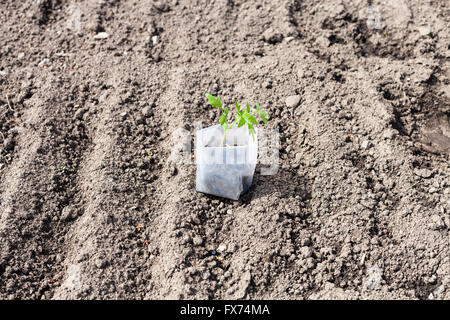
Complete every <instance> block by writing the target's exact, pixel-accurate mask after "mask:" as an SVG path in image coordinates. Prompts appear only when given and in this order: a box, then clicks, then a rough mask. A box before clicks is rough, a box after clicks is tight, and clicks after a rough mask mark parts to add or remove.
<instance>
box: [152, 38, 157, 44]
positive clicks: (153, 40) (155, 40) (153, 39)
mask: <svg viewBox="0 0 450 320" xmlns="http://www.w3.org/2000/svg"><path fill="white" fill-rule="evenodd" d="M152 43H153V44H157V43H158V36H153V37H152Z"/></svg>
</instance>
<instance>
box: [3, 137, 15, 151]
mask: <svg viewBox="0 0 450 320" xmlns="http://www.w3.org/2000/svg"><path fill="white" fill-rule="evenodd" d="M15 145H16V142H15V141H14V139H13V138H6V139H5V141H3V146H4V147H5V149H6V150H7V151H10V150H13V149H14V146H15Z"/></svg>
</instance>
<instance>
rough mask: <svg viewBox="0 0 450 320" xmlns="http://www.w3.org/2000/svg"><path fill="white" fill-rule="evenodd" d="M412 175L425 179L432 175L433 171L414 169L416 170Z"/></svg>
mask: <svg viewBox="0 0 450 320" xmlns="http://www.w3.org/2000/svg"><path fill="white" fill-rule="evenodd" d="M414 174H415V175H416V176H419V177H421V178H425V179H427V178H430V177H431V176H432V175H433V171H431V170H429V169H416V170H414Z"/></svg>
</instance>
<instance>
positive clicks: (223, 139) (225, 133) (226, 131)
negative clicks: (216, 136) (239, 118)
mask: <svg viewBox="0 0 450 320" xmlns="http://www.w3.org/2000/svg"><path fill="white" fill-rule="evenodd" d="M235 124H236V121H234V122H233V123H232V124H231V126H229V127H228V128H227V129H225V130H224V133H223V138H222V143H221V144H220V145H221V146H222V147H223V146H224V143H225V138H226V136H227V133H228V131H229V130H230V129H231V128H233V126H234V125H235Z"/></svg>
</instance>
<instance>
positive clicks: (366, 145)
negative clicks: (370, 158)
mask: <svg viewBox="0 0 450 320" xmlns="http://www.w3.org/2000/svg"><path fill="white" fill-rule="evenodd" d="M371 146H372V143H371V142H370V141H368V140H364V141H363V142H362V143H361V148H362V149H364V150H367V149H369V148H370V147H371Z"/></svg>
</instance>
